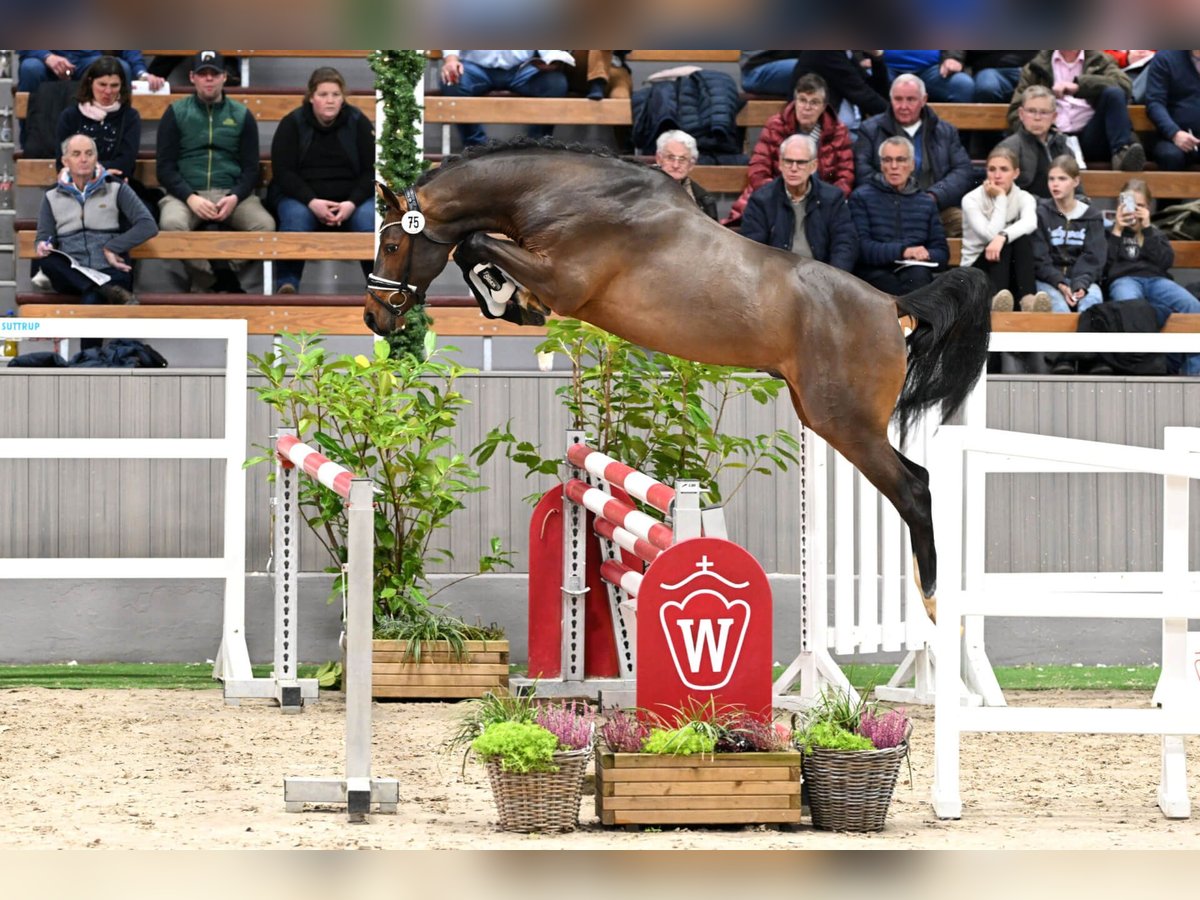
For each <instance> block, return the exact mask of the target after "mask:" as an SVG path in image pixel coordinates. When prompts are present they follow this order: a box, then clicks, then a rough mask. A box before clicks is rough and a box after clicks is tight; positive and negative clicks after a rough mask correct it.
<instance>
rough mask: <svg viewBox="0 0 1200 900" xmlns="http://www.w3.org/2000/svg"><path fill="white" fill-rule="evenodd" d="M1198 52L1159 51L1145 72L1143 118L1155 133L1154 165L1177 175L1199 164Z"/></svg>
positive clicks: (1199, 62) (1199, 79)
mask: <svg viewBox="0 0 1200 900" xmlns="http://www.w3.org/2000/svg"><path fill="white" fill-rule="evenodd" d="M1198 65H1200V50H1160V51H1158V53H1157V54H1156V55H1155V57H1154V59H1153V60H1151V62H1150V65H1149V66H1148V67H1147V70H1146V114H1147V115H1148V116H1149V117H1150V121H1151V122H1153V123H1154V127H1155V128H1156V129H1158V137H1159V140H1158V141H1157V142H1156V143H1155V144H1154V161H1155V162H1156V163H1158V165H1159V168H1162V169H1168V170H1170V171H1173V172H1177V171H1180V170H1182V169H1185V168H1187V167H1188V166H1190V165H1195V164H1196V163H1198V162H1200V138H1198V137H1197V134H1198V133H1200V70H1198V69H1197V68H1196V67H1197V66H1198Z"/></svg>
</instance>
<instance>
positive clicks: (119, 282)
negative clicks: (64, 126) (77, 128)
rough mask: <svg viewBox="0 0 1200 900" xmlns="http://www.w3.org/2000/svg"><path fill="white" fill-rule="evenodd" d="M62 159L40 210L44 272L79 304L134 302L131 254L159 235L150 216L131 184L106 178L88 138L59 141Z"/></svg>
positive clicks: (39, 248) (39, 245) (38, 249)
mask: <svg viewBox="0 0 1200 900" xmlns="http://www.w3.org/2000/svg"><path fill="white" fill-rule="evenodd" d="M62 156H63V159H62V161H63V169H62V171H61V172H60V173H59V177H58V182H57V183H56V184H55V185H54V187H52V188H51V189H50V190H48V191H46V194H45V196H43V197H42V205H41V208H40V209H39V210H38V224H37V244H36V253H37V256H38V258H39V259H40V260H41V262H42V271H44V272H45V273H46V275H47V276H48V277H49V279H50V283H51V284H52V285H53V286H54V289H55V290H56V291H58V292H59V293H62V294H78V295H79V296H80V297H81V298H82V300H81V302H83V303H100V302H108V303H126V304H129V303H137V299H136V298H135V297H134V295H133V276H132V267H131V266H130V263H129V251H130V250H132V249H133V248H134V247H136V246H138V245H139V244H141V243H143V242H145V241H148V240H149V239H150V238H152V237H154V236H155V235H156V234H158V227H157V226H156V225H155V224H154V217H153V216H151V215H150V211H149V210H148V209H146V207H145V206H144V205H143V204H142V201H141V200H139V199H138V198H137V195H136V194H135V193H134V192H133V189H132V188H130V187H129V185H127V184H124V183H123V182H121V181H120V180H118V179H116V178H109V177H108V173H107V172H106V171H105V169H104V166H102V165H100V164H99V163H98V162H97V157H96V142H95V141H94V140H92V138H91V137H89V136H88V135H86V134H76V135H72V136H71V137H69V138H67V139H66V140H65V141H63V146H62ZM122 220H124V221H125V222H127V223H128V225H127V227H126V228H125V229H124V230H122V228H121V223H122ZM53 251H60V252H53ZM63 254H65V255H63ZM77 266H84V267H86V268H88V269H93V270H95V273H89V272H85V271H81V270H80V269H79V268H77ZM97 276H99V277H97ZM101 282H103V283H101Z"/></svg>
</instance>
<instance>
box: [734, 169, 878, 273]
mask: <svg viewBox="0 0 1200 900" xmlns="http://www.w3.org/2000/svg"><path fill="white" fill-rule="evenodd" d="M795 231H796V214H795V212H794V211H793V210H792V201H791V200H789V199H788V196H787V186H786V185H784V183H783V178H782V177H779V178H775V179H773V180H772V181H769V182H768V183H767V184H764V185H763V186H762V187H760V188H759V189H758V190H757V191H755V192H754V193H753V194H751V195H750V199H749V201H748V202H747V203H746V211H745V212H744V213H743V215H742V231H741V234H742V237H748V238H750V240H752V241H758V242H759V243H760V244H766V245H768V246H770V247H778V248H779V249H780V250H791V249H792V237H793V235H794V234H795ZM804 236H805V237H806V238H808V245H809V247H811V248H812V252H813V259H815V260H817V261H818V262H823V263H828V264H829V265H831V266H836V267H837V268H839V269H843V270H845V271H847V272H851V271H853V270H854V264H855V262H857V260H858V232H857V231H856V230H855V228H854V220H853V219H852V218H851V217H850V207H849V205H848V204H847V202H846V197H845V195H844V194H843V193H842V192H841V189H840V188H836V187H834V186H833V185H831V184H826V183H825V182H823V181H821V180H820V179H819V178H817V177H816V176H815V175H813V176H810V177H809V182H808V194H807V195H806V196H805V198H804Z"/></svg>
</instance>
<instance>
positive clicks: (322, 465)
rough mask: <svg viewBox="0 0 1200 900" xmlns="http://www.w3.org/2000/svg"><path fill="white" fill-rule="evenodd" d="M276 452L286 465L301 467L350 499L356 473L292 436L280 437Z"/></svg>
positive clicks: (326, 485) (276, 443)
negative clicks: (351, 485)
mask: <svg viewBox="0 0 1200 900" xmlns="http://www.w3.org/2000/svg"><path fill="white" fill-rule="evenodd" d="M275 452H276V453H277V454H279V458H280V459H281V460H283V462H284V464H289V463H290V464H291V465H295V466H299V467H300V468H301V469H302V470H303V471H304V472H305V473H307V474H308V475H309V476H311V477H312V478H315V479H316V480H317V481H319V482H321V484H323V485H325V487H327V488H329V489H330V490H332V491H335V492H336V493H338V494H340V495H341V496H343V497H345V498H346V499H347V500H348V499H350V482H351V481H353V480H354V473H353V472H351V471H350V470H349V469H344V468H342V467H341V466H339V465H338V464H337V463H335V462H333V461H332V460H330V459H329V458H328V457H327V456H323V455H322V454H320V453H318V452H317V451H316V450H314V449H313V448H312V447H310V446H308V444H302V443H300V441H299V440H297V439H296V437H295V436H293V435H290V434H284V435H280V436H279V439H278V440H277V441H276V442H275Z"/></svg>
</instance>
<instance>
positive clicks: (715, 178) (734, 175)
mask: <svg viewBox="0 0 1200 900" xmlns="http://www.w3.org/2000/svg"><path fill="white" fill-rule="evenodd" d="M19 172H20V167H19V165H18V174H19ZM1081 175H1082V179H1083V189H1084V191H1086V192H1087V194H1088V195H1089V196H1091V197H1115V196H1117V195H1118V194H1119V193H1120V192H1121V185H1123V184H1124V183H1125V182H1126V181H1128V180H1129V179H1130V178H1142V179H1144V180H1145V182H1146V184H1147V185H1148V186H1149V187H1150V190H1151V191H1153V192H1154V196H1156V197H1200V171H1190V172H1164V171H1158V170H1151V171H1146V172H1115V171H1113V170H1111V169H1087V170H1086V171H1084V172H1082V173H1081ZM692 178H694V179H695V180H696V181H697V182H698V183H699V185H700V186H701V187H703V188H705V189H706V190H709V191H716V192H717V193H720V194H740V193H741V192H742V190H743V188H745V187H746V180H747V178H749V173H748V171H747V169H746V167H745V166H696V167H695V168H694V169H692Z"/></svg>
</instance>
